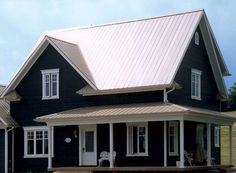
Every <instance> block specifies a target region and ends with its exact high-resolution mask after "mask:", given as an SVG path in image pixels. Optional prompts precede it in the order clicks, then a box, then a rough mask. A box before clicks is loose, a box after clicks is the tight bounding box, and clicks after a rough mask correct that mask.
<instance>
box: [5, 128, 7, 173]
mask: <svg viewBox="0 0 236 173" xmlns="http://www.w3.org/2000/svg"><path fill="white" fill-rule="evenodd" d="M4 149H5V173H8V132H7V128H5V148H4Z"/></svg>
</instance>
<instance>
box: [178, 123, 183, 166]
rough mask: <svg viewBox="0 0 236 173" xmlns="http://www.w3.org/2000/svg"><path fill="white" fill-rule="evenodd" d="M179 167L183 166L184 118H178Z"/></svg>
mask: <svg viewBox="0 0 236 173" xmlns="http://www.w3.org/2000/svg"><path fill="white" fill-rule="evenodd" d="M179 136H180V167H181V168H184V120H180V135H179Z"/></svg>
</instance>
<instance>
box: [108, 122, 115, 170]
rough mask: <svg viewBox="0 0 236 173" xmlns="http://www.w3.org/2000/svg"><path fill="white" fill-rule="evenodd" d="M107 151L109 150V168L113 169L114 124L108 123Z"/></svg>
mask: <svg viewBox="0 0 236 173" xmlns="http://www.w3.org/2000/svg"><path fill="white" fill-rule="evenodd" d="M109 144H110V145H109V150H110V158H109V161H110V168H114V159H113V158H114V157H113V154H114V124H113V123H109Z"/></svg>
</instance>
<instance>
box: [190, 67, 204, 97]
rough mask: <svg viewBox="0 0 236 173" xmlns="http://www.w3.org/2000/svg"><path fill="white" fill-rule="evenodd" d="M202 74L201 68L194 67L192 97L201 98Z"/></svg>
mask: <svg viewBox="0 0 236 173" xmlns="http://www.w3.org/2000/svg"><path fill="white" fill-rule="evenodd" d="M201 75H202V72H201V71H200V70H196V69H192V72H191V98H192V99H196V100H201Z"/></svg>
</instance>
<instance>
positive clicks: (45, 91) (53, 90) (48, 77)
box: [41, 69, 59, 99]
mask: <svg viewBox="0 0 236 173" xmlns="http://www.w3.org/2000/svg"><path fill="white" fill-rule="evenodd" d="M41 73H42V99H57V98H59V69H48V70H41Z"/></svg>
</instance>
